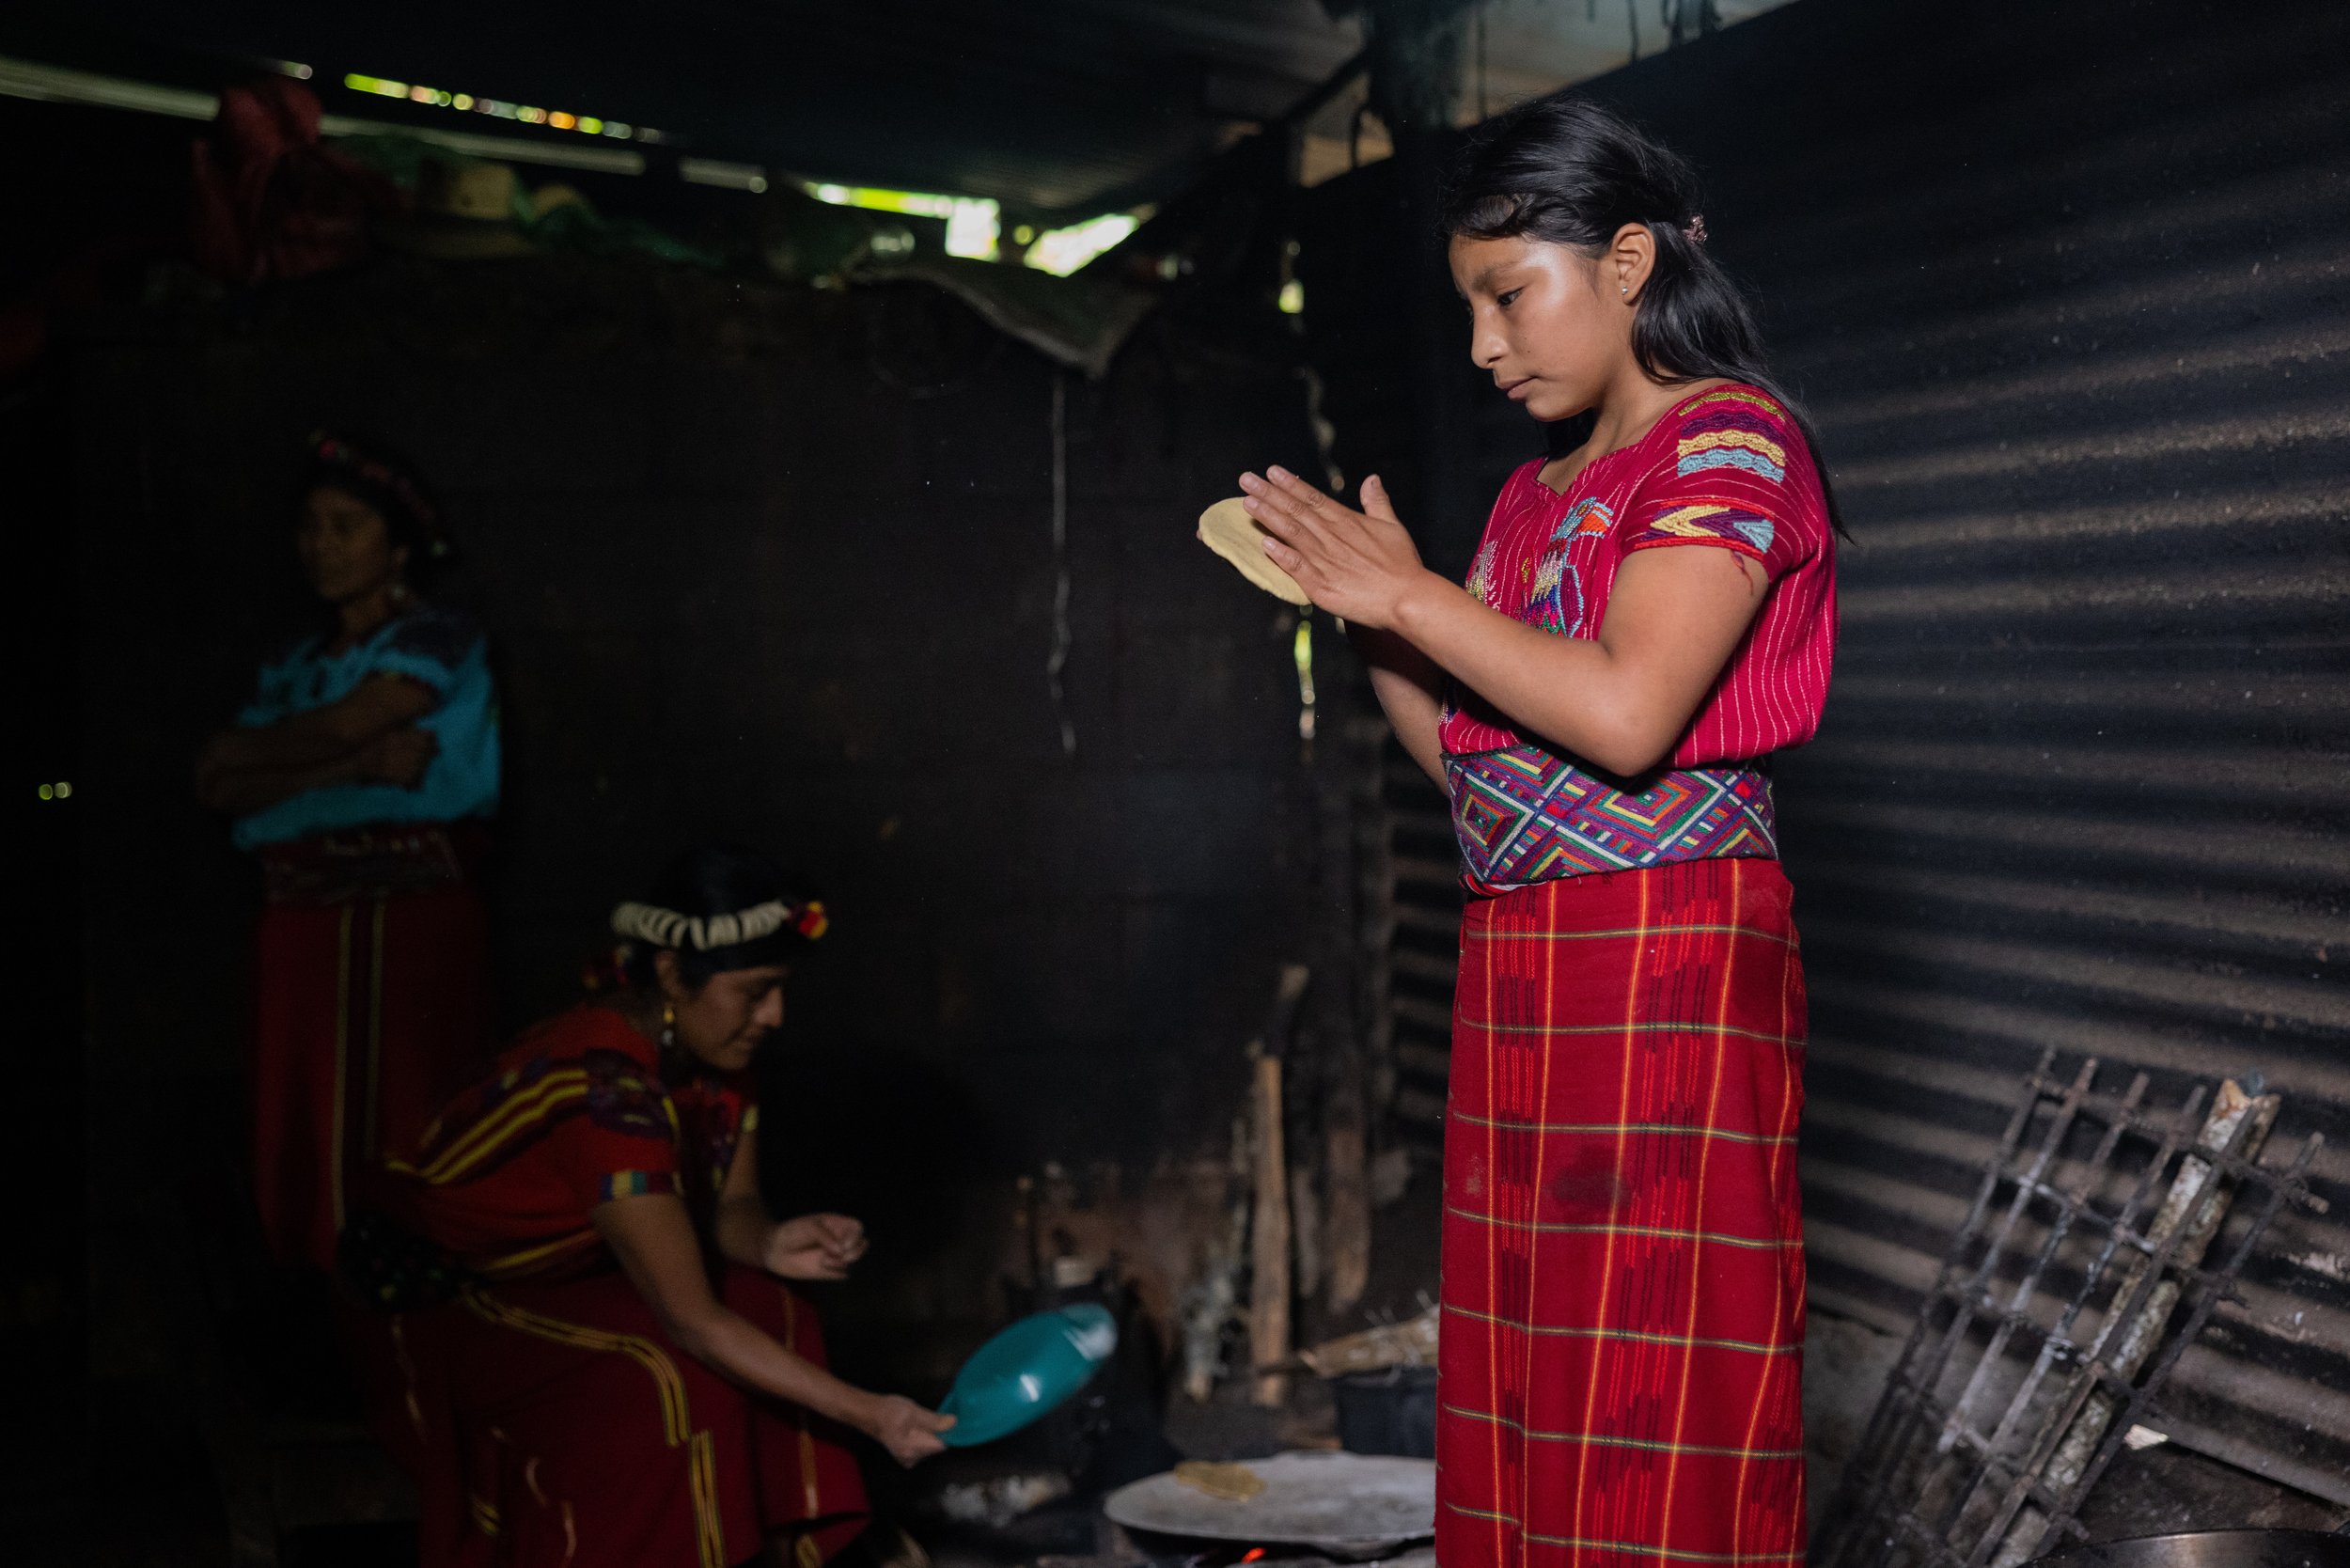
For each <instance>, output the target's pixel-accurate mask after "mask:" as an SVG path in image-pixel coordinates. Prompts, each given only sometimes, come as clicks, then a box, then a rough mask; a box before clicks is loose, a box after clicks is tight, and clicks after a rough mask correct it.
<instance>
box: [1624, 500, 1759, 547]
mask: <svg viewBox="0 0 2350 1568" xmlns="http://www.w3.org/2000/svg"><path fill="white" fill-rule="evenodd" d="M1776 532H1777V529H1776V527H1775V526H1774V525H1773V524H1772V522H1771V520H1770V519H1769V518H1767V517H1765V516H1763V514H1762V513H1761V512H1756V511H1748V510H1746V509H1744V508H1743V507H1731V506H1724V505H1722V504H1721V503H1720V502H1718V501H1702V502H1700V503H1699V504H1697V505H1695V506H1688V507H1680V508H1677V509H1675V510H1671V511H1669V512H1666V513H1665V514H1664V515H1663V516H1661V517H1656V518H1653V519H1652V520H1651V521H1650V522H1649V524H1648V525H1647V526H1645V527H1643V528H1640V529H1638V530H1637V531H1636V532H1634V533H1632V534H1630V535H1628V536H1627V537H1626V538H1625V540H1624V548H1625V549H1627V550H1637V549H1638V548H1639V547H1640V546H1641V545H1642V544H1646V543H1652V542H1654V541H1658V540H1660V539H1668V538H1669V539H1708V540H1712V539H1718V540H1720V541H1722V542H1724V543H1726V544H1729V545H1731V546H1732V547H1733V548H1735V547H1737V546H1741V545H1744V546H1746V547H1747V548H1750V549H1752V550H1753V552H1754V553H1755V554H1756V555H1757V556H1762V555H1764V554H1766V553H1768V551H1769V550H1770V548H1771V540H1772V538H1773V537H1774V536H1775V534H1776Z"/></svg>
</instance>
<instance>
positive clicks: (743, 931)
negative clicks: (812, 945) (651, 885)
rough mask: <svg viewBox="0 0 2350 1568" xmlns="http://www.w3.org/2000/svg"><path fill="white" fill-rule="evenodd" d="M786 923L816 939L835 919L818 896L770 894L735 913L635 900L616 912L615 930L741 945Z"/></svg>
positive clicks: (662, 941)
mask: <svg viewBox="0 0 2350 1568" xmlns="http://www.w3.org/2000/svg"><path fill="white" fill-rule="evenodd" d="M787 925H789V926H790V927H791V929H792V930H793V931H795V932H797V933H800V935H801V936H802V937H804V938H806V939H807V940H808V941H810V942H813V941H815V940H816V939H817V938H818V937H820V936H822V935H823V934H824V933H825V932H826V931H828V930H830V929H831V927H832V919H831V917H829V916H828V915H826V914H825V913H824V906H823V903H822V902H819V901H818V900H815V899H810V900H808V901H807V902H806V903H794V902H791V901H789V900H786V899H770V900H768V901H767V902H765V903H755V904H753V905H751V906H750V907H749V908H748V909H738V910H736V911H734V912H733V913H732V914H730V915H681V914H679V913H678V912H677V911H676V910H674V909H663V908H661V907H659V906H658V905H655V904H650V903H636V902H628V903H624V904H622V905H620V906H619V908H618V909H615V910H614V911H613V912H612V931H613V933H614V934H615V935H619V936H627V937H633V938H635V940H637V941H640V942H650V943H651V944H652V945H653V946H654V947H656V948H692V949H695V950H696V951H697V952H708V951H710V950H711V949H713V948H739V947H741V946H742V945H743V944H744V943H745V942H756V941H758V940H759V939H760V937H762V936H772V935H774V934H775V933H776V932H778V931H781V930H782V929H783V928H784V927H785V926H787Z"/></svg>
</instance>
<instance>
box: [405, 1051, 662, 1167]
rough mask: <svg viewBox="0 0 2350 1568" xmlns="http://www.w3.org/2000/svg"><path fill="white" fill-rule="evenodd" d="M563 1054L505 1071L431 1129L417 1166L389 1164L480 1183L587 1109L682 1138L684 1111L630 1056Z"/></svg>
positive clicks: (637, 1128)
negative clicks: (679, 1121)
mask: <svg viewBox="0 0 2350 1568" xmlns="http://www.w3.org/2000/svg"><path fill="white" fill-rule="evenodd" d="M472 1101H473V1103H472V1104H471V1105H467V1106H465V1107H464V1108H463V1110H462V1112H460V1113H458V1114H455V1115H454V1116H444V1117H443V1118H441V1119H440V1120H439V1121H435V1122H433V1123H432V1125H431V1126H430V1127H428V1128H426V1129H425V1134H424V1142H423V1149H422V1152H421V1154H420V1155H419V1157H418V1159H417V1160H416V1162H415V1164H414V1165H413V1166H412V1165H410V1164H408V1163H407V1162H405V1161H399V1160H394V1161H389V1162H386V1163H387V1164H389V1165H390V1167H391V1168H392V1169H394V1170H397V1171H400V1172H403V1173H405V1174H409V1175H414V1176H417V1177H420V1178H422V1179H423V1180H424V1181H425V1182H426V1183H427V1184H430V1185H432V1186H448V1185H451V1184H457V1183H461V1182H468V1181H472V1180H475V1179H477V1178H478V1177H480V1176H481V1175H483V1174H484V1173H486V1172H487V1171H489V1170H492V1169H494V1168H496V1167H498V1166H501V1165H504V1164H505V1163H506V1162H507V1161H508V1160H510V1159H512V1158H513V1157H514V1156H515V1155H517V1154H519V1153H522V1152H524V1151H525V1150H527V1149H529V1148H531V1147H532V1146H533V1145H535V1144H537V1143H539V1142H540V1140H542V1139H543V1138H545V1137H547V1135H548V1134H549V1133H551V1132H553V1131H554V1130H555V1129H556V1127H557V1126H558V1125H560V1124H561V1123H562V1122H563V1121H564V1120H565V1119H566V1118H569V1117H572V1116H576V1115H578V1114H580V1113H581V1112H582V1111H583V1110H584V1111H587V1113H588V1120H589V1121H593V1122H595V1123H596V1124H597V1125H599V1126H602V1127H606V1128H609V1129H610V1130H612V1131H614V1132H619V1133H627V1134H632V1135H635V1136H638V1137H651V1138H659V1139H660V1140H662V1141H663V1142H664V1143H666V1142H669V1141H670V1140H671V1139H672V1138H674V1137H675V1136H676V1112H675V1110H674V1109H673V1108H672V1107H671V1106H670V1105H669V1100H668V1096H667V1095H666V1093H664V1092H663V1090H662V1089H661V1086H660V1085H659V1084H658V1083H657V1082H654V1081H653V1080H652V1079H651V1078H650V1077H649V1076H647V1074H645V1072H644V1069H643V1068H642V1067H640V1066H639V1065H638V1064H637V1063H636V1062H635V1061H634V1060H633V1059H631V1058H629V1057H628V1056H627V1055H626V1054H625V1053H623V1052H619V1051H605V1050H591V1051H588V1052H587V1053H586V1054H584V1055H583V1056H580V1057H577V1058H570V1059H568V1060H565V1061H564V1062H563V1064H562V1065H561V1066H557V1065H556V1058H552V1057H546V1056H536V1057H532V1058H530V1059H529V1060H527V1061H525V1062H523V1063H522V1064H520V1065H519V1066H516V1067H512V1068H509V1069H508V1070H507V1071H506V1072H504V1073H501V1074H498V1075H497V1076H496V1077H494V1078H493V1079H491V1080H490V1081H489V1082H488V1083H486V1084H484V1085H482V1086H481V1088H480V1089H478V1090H476V1091H475V1092H474V1094H473V1096H472Z"/></svg>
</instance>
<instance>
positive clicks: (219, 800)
mask: <svg viewBox="0 0 2350 1568" xmlns="http://www.w3.org/2000/svg"><path fill="white" fill-rule="evenodd" d="M294 544H295V548H296V551H297V552H298V554H299V555H300V557H301V558H302V566H303V571H304V572H305V574H306V575H307V576H308V578H309V581H310V587H311V588H312V589H313V591H315V592H316V593H317V594H318V596H319V598H320V599H321V601H322V602H323V603H324V605H325V607H326V610H327V617H326V625H325V626H324V628H322V629H321V631H319V632H318V633H316V634H314V635H309V636H305V637H303V638H300V639H299V640H297V641H295V642H294V643H292V644H291V645H290V646H289V647H288V648H286V649H285V650H284V651H282V652H280V653H279V654H278V655H277V656H275V657H274V658H273V659H271V660H270V661H269V662H268V663H266V664H264V665H263V666H261V673H260V680H259V682H258V689H257V691H256V692H255V694H254V698H253V700H252V702H251V703H250V704H248V705H247V706H246V708H245V710H244V712H243V713H240V714H239V715H238V717H237V722H236V724H235V725H234V726H233V727H232V728H230V729H225V730H222V731H221V732H220V733H219V734H217V735H215V736H214V737H213V738H212V740H211V744H210V745H207V746H206V747H205V749H204V754H203V756H202V758H201V759H200V760H198V762H197V764H196V793H197V795H198V797H199V798H200V799H202V801H203V802H204V804H205V805H207V806H209V807H211V808H213V809H214V810H218V811H225V812H227V813H229V814H230V815H232V816H234V817H235V818H236V819H237V823H236V831H235V837H236V842H237V845H238V847H239V848H241V849H246V850H251V851H255V852H257V853H258V855H259V856H260V860H261V870H262V882H263V897H264V899H265V901H266V903H265V907H264V909H263V911H262V915H261V924H260V934H259V941H258V964H257V965H256V981H257V990H258V996H257V998H256V1005H255V1009H254V1031H253V1060H252V1072H251V1085H250V1102H249V1104H250V1119H249V1129H250V1136H251V1140H252V1161H253V1185H254V1194H255V1197H256V1199H257V1200H258V1205H259V1208H260V1214H261V1222H262V1228H263V1230H264V1231H266V1232H267V1234H268V1236H269V1239H270V1243H271V1246H272V1247H273V1248H274V1250H275V1251H276V1253H277V1255H278V1256H279V1257H280V1258H281V1259H283V1260H285V1261H288V1262H308V1263H310V1264H312V1265H314V1266H316V1267H318V1268H321V1269H328V1268H332V1267H333V1266H334V1262H335V1236H336V1232H337V1231H339V1230H340V1229H341V1228H342V1223H343V1209H344V1200H345V1197H346V1195H347V1193H348V1192H349V1190H350V1184H351V1182H352V1180H353V1179H354V1178H355V1177H356V1176H357V1175H358V1173H359V1172H360V1171H361V1170H362V1169H364V1168H366V1167H367V1166H368V1164H369V1163H371V1162H372V1161H374V1160H375V1159H376V1158H378V1157H379V1156H380V1155H382V1154H384V1153H389V1152H395V1151H398V1150H400V1149H403V1148H405V1147H406V1146H407V1145H408V1144H409V1143H410V1142H412V1141H413V1140H414V1139H415V1137H416V1135H417V1134H418V1133H420V1132H422V1131H423V1128H424V1123H425V1121H427V1120H428V1119H429V1118H430V1117H431V1115H432V1113H433V1111H434V1110H436V1109H437V1108H439V1104H440V1099H441V1097H442V1096H443V1095H444V1094H446V1092H447V1091H448V1090H449V1088H450V1087H451V1085H452V1083H453V1081H454V1079H455V1078H456V1076H457V1074H458V1071H459V1069H460V1068H461V1067H462V1066H463V1065H464V1064H466V1063H467V1062H468V1061H469V1060H470V1059H472V1058H478V1057H479V1056H481V1055H483V1054H485V1053H486V1052H487V1051H488V1050H489V1049H490V1048H491V1047H492V1046H493V1045H494V1044H495V1043H496V1038H497V1037H496V1033H495V1026H494V1024H493V1014H492V999H491V989H490V959H489V932H488V922H487V918H486V917H485V916H484V914H483V911H482V904H481V900H480V898H479V897H478V894H477V893H476V891H475V889H474V886H473V871H474V869H475V868H476V866H477V865H478V863H479V861H480V859H481V855H482V852H483V850H484V849H485V848H486V840H487V836H488V835H487V828H486V826H485V825H484V824H485V819H487V817H488V816H489V815H490V813H491V812H492V811H493V810H494V809H496V807H497V795H498V731H497V702H496V698H495V696H494V694H493V691H492V689H491V683H490V666H489V661H488V658H487V656H486V653H485V651H484V648H483V643H482V637H481V633H480V632H479V630H478V629H477V628H476V627H475V625H474V623H473V622H472V621H471V620H470V619H467V618H465V617H464V616H462V615H461V614H459V613H457V612H456V611H453V610H449V609H446V608H443V607H441V606H438V605H434V604H427V603H426V602H424V601H423V600H422V599H420V598H418V597H417V595H416V592H415V587H414V585H415V583H417V582H419V581H421V580H422V579H423V578H424V577H425V576H426V575H427V574H428V572H430V571H431V570H432V569H433V568H435V567H436V566H438V565H439V564H441V563H442V562H444V561H446V558H447V557H448V556H449V554H450V546H449V541H448V536H447V535H446V533H445V532H444V531H443V530H442V528H441V523H440V513H439V510H438V509H437V508H435V507H434V506H433V504H432V502H431V498H430V497H429V496H428V495H427V494H426V493H425V491H424V489H423V487H422V486H421V485H419V484H418V483H417V482H416V480H415V477H414V476H413V475H411V474H409V473H408V472H406V471H405V470H404V469H403V468H401V467H400V466H399V465H398V464H396V463H393V462H391V461H390V460H389V459H388V458H386V457H385V456H384V455H383V454H381V453H378V452H370V451H368V450H366V449H363V448H362V447H359V446H358V445H357V444H355V443H353V442H352V441H350V440H348V439H346V438H344V437H341V436H334V435H320V436H316V437H313V438H312V441H311V447H310V467H309V473H308V476H307V478H306V481H305V487H304V496H303V506H302V516H301V521H300V524H299V525H298V527H297V528H296V530H295V535H294Z"/></svg>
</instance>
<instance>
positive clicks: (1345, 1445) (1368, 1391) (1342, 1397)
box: [1330, 1367, 1436, 1459]
mask: <svg viewBox="0 0 2350 1568" xmlns="http://www.w3.org/2000/svg"><path fill="white" fill-rule="evenodd" d="M1330 1392H1331V1393H1332V1395H1333V1396H1334V1397H1335V1398H1336V1399H1337V1400H1338V1405H1339V1446H1340V1448H1342V1449H1344V1450H1347V1452H1349V1453H1392V1454H1401V1455H1402V1456H1403V1457H1404V1458H1406V1459H1434V1458H1435V1457H1436V1369H1435V1368H1434V1367H1390V1368H1388V1369H1387V1371H1385V1372H1348V1373H1346V1374H1345V1375H1344V1376H1342V1377H1334V1378H1332V1379H1331V1380H1330Z"/></svg>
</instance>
